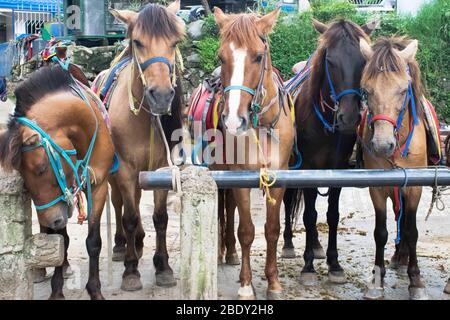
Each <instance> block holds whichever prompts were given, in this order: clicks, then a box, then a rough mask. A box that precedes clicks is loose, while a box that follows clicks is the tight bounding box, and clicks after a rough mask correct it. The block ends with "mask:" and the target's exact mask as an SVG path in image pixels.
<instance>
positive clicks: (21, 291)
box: [0, 170, 64, 300]
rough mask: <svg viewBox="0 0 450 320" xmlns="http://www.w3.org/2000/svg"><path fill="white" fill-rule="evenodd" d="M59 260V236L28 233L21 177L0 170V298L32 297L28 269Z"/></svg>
mask: <svg viewBox="0 0 450 320" xmlns="http://www.w3.org/2000/svg"><path fill="white" fill-rule="evenodd" d="M63 261H64V239H63V237H62V236H60V235H46V234H37V235H34V236H33V235H32V234H31V200H30V198H29V196H28V194H27V193H26V192H25V191H24V186H23V181H22V178H21V177H20V175H19V174H18V173H17V172H14V173H5V172H3V171H2V170H0V300H12V299H14V300H31V299H33V274H32V272H31V269H32V268H45V267H54V266H60V265H61V264H62V263H63Z"/></svg>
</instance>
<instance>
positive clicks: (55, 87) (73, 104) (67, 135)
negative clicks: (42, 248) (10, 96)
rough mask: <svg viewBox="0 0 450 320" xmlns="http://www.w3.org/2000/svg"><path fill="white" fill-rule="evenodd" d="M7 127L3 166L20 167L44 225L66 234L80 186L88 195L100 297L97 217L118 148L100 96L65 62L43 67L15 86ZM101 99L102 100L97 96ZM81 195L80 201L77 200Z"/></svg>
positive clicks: (55, 286) (89, 243) (94, 287)
mask: <svg viewBox="0 0 450 320" xmlns="http://www.w3.org/2000/svg"><path fill="white" fill-rule="evenodd" d="M15 96H16V99H17V102H16V107H15V109H14V114H13V115H11V116H10V119H9V122H8V128H7V130H6V131H3V132H2V133H0V164H1V166H2V167H3V168H5V169H6V170H12V169H15V170H18V171H19V173H20V175H21V176H22V177H23V179H24V183H25V187H26V189H27V190H28V192H29V194H30V195H31V198H32V200H33V202H34V204H35V207H36V210H37V213H38V220H39V224H40V225H41V230H43V228H44V229H46V231H47V233H56V234H61V235H62V236H63V237H64V244H65V255H64V260H65V263H67V248H68V245H69V236H68V235H67V229H66V226H67V221H68V218H69V217H70V216H71V214H72V211H73V209H74V207H76V206H77V205H76V200H77V197H78V196H80V195H81V194H80V192H81V191H82V190H83V191H84V192H85V193H86V197H87V198H88V203H87V204H88V212H87V214H88V220H89V232H88V236H87V239H86V247H87V251H88V254H89V279H88V282H87V285H86V289H87V291H88V293H89V295H90V297H91V299H103V295H102V293H101V283H100V277H99V255H100V251H101V247H102V240H101V236H100V218H101V214H102V211H103V207H104V204H105V199H106V194H107V190H108V176H109V168H111V165H112V163H113V156H114V146H113V143H112V140H111V137H110V134H109V131H108V128H107V126H106V124H105V121H104V120H103V118H102V114H101V112H100V111H99V109H97V107H96V104H97V100H96V99H95V94H93V93H92V92H89V91H88V90H87V88H83V87H81V86H79V85H77V83H76V82H75V81H74V80H73V78H72V77H71V76H70V74H69V73H68V72H66V71H65V70H63V69H61V68H60V67H43V68H41V69H40V70H38V71H36V72H35V73H33V74H32V75H31V77H30V78H29V79H27V80H25V81H24V82H22V83H21V84H20V85H19V86H18V87H17V88H16V90H15ZM98 102H99V103H100V101H98ZM80 201H81V200H78V203H80ZM63 284H64V279H63V266H59V267H56V268H55V272H54V274H53V277H52V280H51V286H52V293H51V296H50V299H64V294H63Z"/></svg>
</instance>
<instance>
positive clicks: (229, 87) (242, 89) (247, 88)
mask: <svg viewBox="0 0 450 320" xmlns="http://www.w3.org/2000/svg"><path fill="white" fill-rule="evenodd" d="M232 90H240V91H244V92H247V93H248V94H250V95H252V96H254V95H256V91H255V90H253V89H250V88H249V87H246V86H228V87H226V88H225V89H224V90H223V93H227V92H229V91H232Z"/></svg>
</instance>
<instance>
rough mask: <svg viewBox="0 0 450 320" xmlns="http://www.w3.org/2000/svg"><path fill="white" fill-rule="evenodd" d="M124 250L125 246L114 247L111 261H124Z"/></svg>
mask: <svg viewBox="0 0 450 320" xmlns="http://www.w3.org/2000/svg"><path fill="white" fill-rule="evenodd" d="M126 251H127V249H126V248H125V247H114V249H113V254H112V261H125V254H126Z"/></svg>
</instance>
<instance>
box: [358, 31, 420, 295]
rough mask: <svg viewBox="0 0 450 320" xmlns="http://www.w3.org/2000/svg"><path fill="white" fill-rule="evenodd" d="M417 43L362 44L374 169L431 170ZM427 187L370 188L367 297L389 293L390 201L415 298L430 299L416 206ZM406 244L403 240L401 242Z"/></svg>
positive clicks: (368, 162)
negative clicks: (371, 259)
mask: <svg viewBox="0 0 450 320" xmlns="http://www.w3.org/2000/svg"><path fill="white" fill-rule="evenodd" d="M417 50H418V42H417V40H412V41H411V40H408V39H405V38H381V39H379V40H378V41H377V42H376V43H375V45H374V46H373V47H371V46H370V45H369V44H368V43H367V42H366V41H364V40H361V51H362V53H363V55H364V57H365V58H366V59H367V65H366V67H365V69H364V73H363V78H362V82H361V83H362V86H363V88H364V90H365V91H366V93H367V97H368V99H367V105H368V116H367V121H366V122H365V123H363V124H362V125H363V126H364V135H363V138H362V145H363V155H364V165H365V167H366V168H369V169H380V168H386V169H388V168H393V167H394V168H395V167H400V168H408V167H426V166H427V165H428V156H427V140H426V131H425V130H426V129H425V124H424V123H425V119H424V116H423V112H422V108H420V107H419V106H420V103H421V98H422V96H423V95H424V89H423V87H422V82H421V78H420V70H419V66H418V64H417V62H416V60H415V55H416V52H417ZM421 195H422V187H399V188H392V187H384V188H370V196H371V198H372V203H373V205H374V208H375V214H376V218H375V219H376V226H375V231H374V236H375V243H376V255H375V266H374V270H373V279H372V281H371V282H370V283H369V284H368V288H367V290H366V293H365V297H366V298H368V299H379V298H382V297H383V293H384V277H385V274H386V270H385V265H384V250H385V245H386V242H387V239H388V232H387V229H386V201H387V199H388V198H390V199H391V200H392V202H393V205H394V208H396V210H395V211H396V215H397V220H398V232H397V241H396V244H398V246H397V251H398V252H396V254H398V256H399V258H400V259H401V257H402V256H403V257H406V258H405V259H406V261H408V257H409V261H408V276H409V279H410V285H409V294H410V298H411V299H425V298H426V297H427V294H426V290H425V284H424V283H423V282H422V279H421V276H420V270H419V266H418V262H417V251H416V245H417V239H418V231H417V225H416V214H417V207H418V205H419V201H420V198H421ZM400 240H401V241H400Z"/></svg>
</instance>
